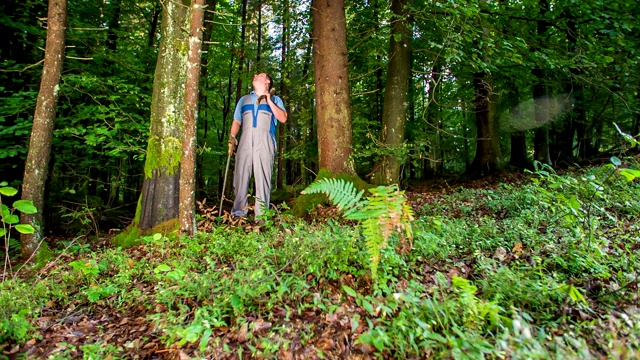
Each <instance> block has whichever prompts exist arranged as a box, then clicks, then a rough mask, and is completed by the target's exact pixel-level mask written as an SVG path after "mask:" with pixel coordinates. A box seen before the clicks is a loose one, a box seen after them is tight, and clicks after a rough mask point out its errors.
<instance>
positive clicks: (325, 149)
mask: <svg viewBox="0 0 640 360" xmlns="http://www.w3.org/2000/svg"><path fill="white" fill-rule="evenodd" d="M311 8H312V9H313V65H314V68H315V84H316V116H317V121H318V130H317V133H318V155H319V162H320V168H321V169H327V170H329V171H330V172H332V173H334V174H342V173H345V174H353V173H355V171H354V167H353V165H352V164H350V160H349V156H350V155H351V153H352V151H353V148H352V144H351V136H352V133H351V100H350V98H349V75H348V63H347V60H348V59H347V31H346V21H345V10H344V0H331V1H328V0H314V1H313V3H312V5H311Z"/></svg>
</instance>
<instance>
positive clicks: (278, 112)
mask: <svg viewBox="0 0 640 360" xmlns="http://www.w3.org/2000/svg"><path fill="white" fill-rule="evenodd" d="M267 104H269V107H270V108H271V112H273V115H274V116H275V117H276V119H278V121H280V122H281V123H285V122H287V116H288V115H287V112H286V111H285V110H283V109H282V108H280V107H279V106H278V104H276V103H275V102H273V99H272V98H271V94H269V93H267ZM283 107H284V106H283Z"/></svg>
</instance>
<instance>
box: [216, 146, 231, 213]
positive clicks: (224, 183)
mask: <svg viewBox="0 0 640 360" xmlns="http://www.w3.org/2000/svg"><path fill="white" fill-rule="evenodd" d="M229 162H231V152H229V156H227V166H226V167H225V169H224V180H223V181H222V196H220V208H219V210H218V217H221V216H222V201H223V200H224V190H225V188H226V186H227V174H228V173H229Z"/></svg>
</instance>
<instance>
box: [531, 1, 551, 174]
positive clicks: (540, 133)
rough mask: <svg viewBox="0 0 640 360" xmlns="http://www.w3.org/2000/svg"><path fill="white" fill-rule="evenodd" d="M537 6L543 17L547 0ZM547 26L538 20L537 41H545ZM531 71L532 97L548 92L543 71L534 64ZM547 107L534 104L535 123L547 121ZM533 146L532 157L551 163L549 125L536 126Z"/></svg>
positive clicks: (547, 6)
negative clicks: (533, 80) (532, 78)
mask: <svg viewBox="0 0 640 360" xmlns="http://www.w3.org/2000/svg"><path fill="white" fill-rule="evenodd" d="M538 7H539V10H540V18H544V16H545V14H546V13H547V12H548V11H549V3H548V2H547V0H539V2H538ZM548 27H549V22H547V21H545V20H538V22H537V33H538V38H539V39H540V40H539V41H540V42H541V43H544V42H546V38H547V37H546V35H545V33H546V32H547V28H548ZM532 50H533V51H534V52H535V51H539V48H537V47H533V48H532ZM531 73H532V74H533V75H534V76H535V77H536V83H535V84H534V85H533V98H534V99H537V98H540V97H543V96H546V95H547V94H548V91H547V87H546V86H545V84H544V81H545V71H544V70H543V69H542V68H540V67H539V66H535V67H534V68H533V69H532V70H531ZM547 112H548V109H546V108H543V107H541V106H538V105H536V107H535V117H536V123H538V124H545V123H546V122H547V121H548V118H549V114H548V113H547ZM533 147H534V158H535V159H536V160H537V161H539V162H541V163H543V164H547V165H551V149H550V144H549V127H548V126H546V125H544V126H542V127H540V128H537V129H536V130H535V133H534V140H533Z"/></svg>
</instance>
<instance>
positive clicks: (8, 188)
mask: <svg viewBox="0 0 640 360" xmlns="http://www.w3.org/2000/svg"><path fill="white" fill-rule="evenodd" d="M17 193H18V189H16V188H12V187H11V186H5V187H1V188H0V194H2V195H4V196H13V195H15V194H17Z"/></svg>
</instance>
